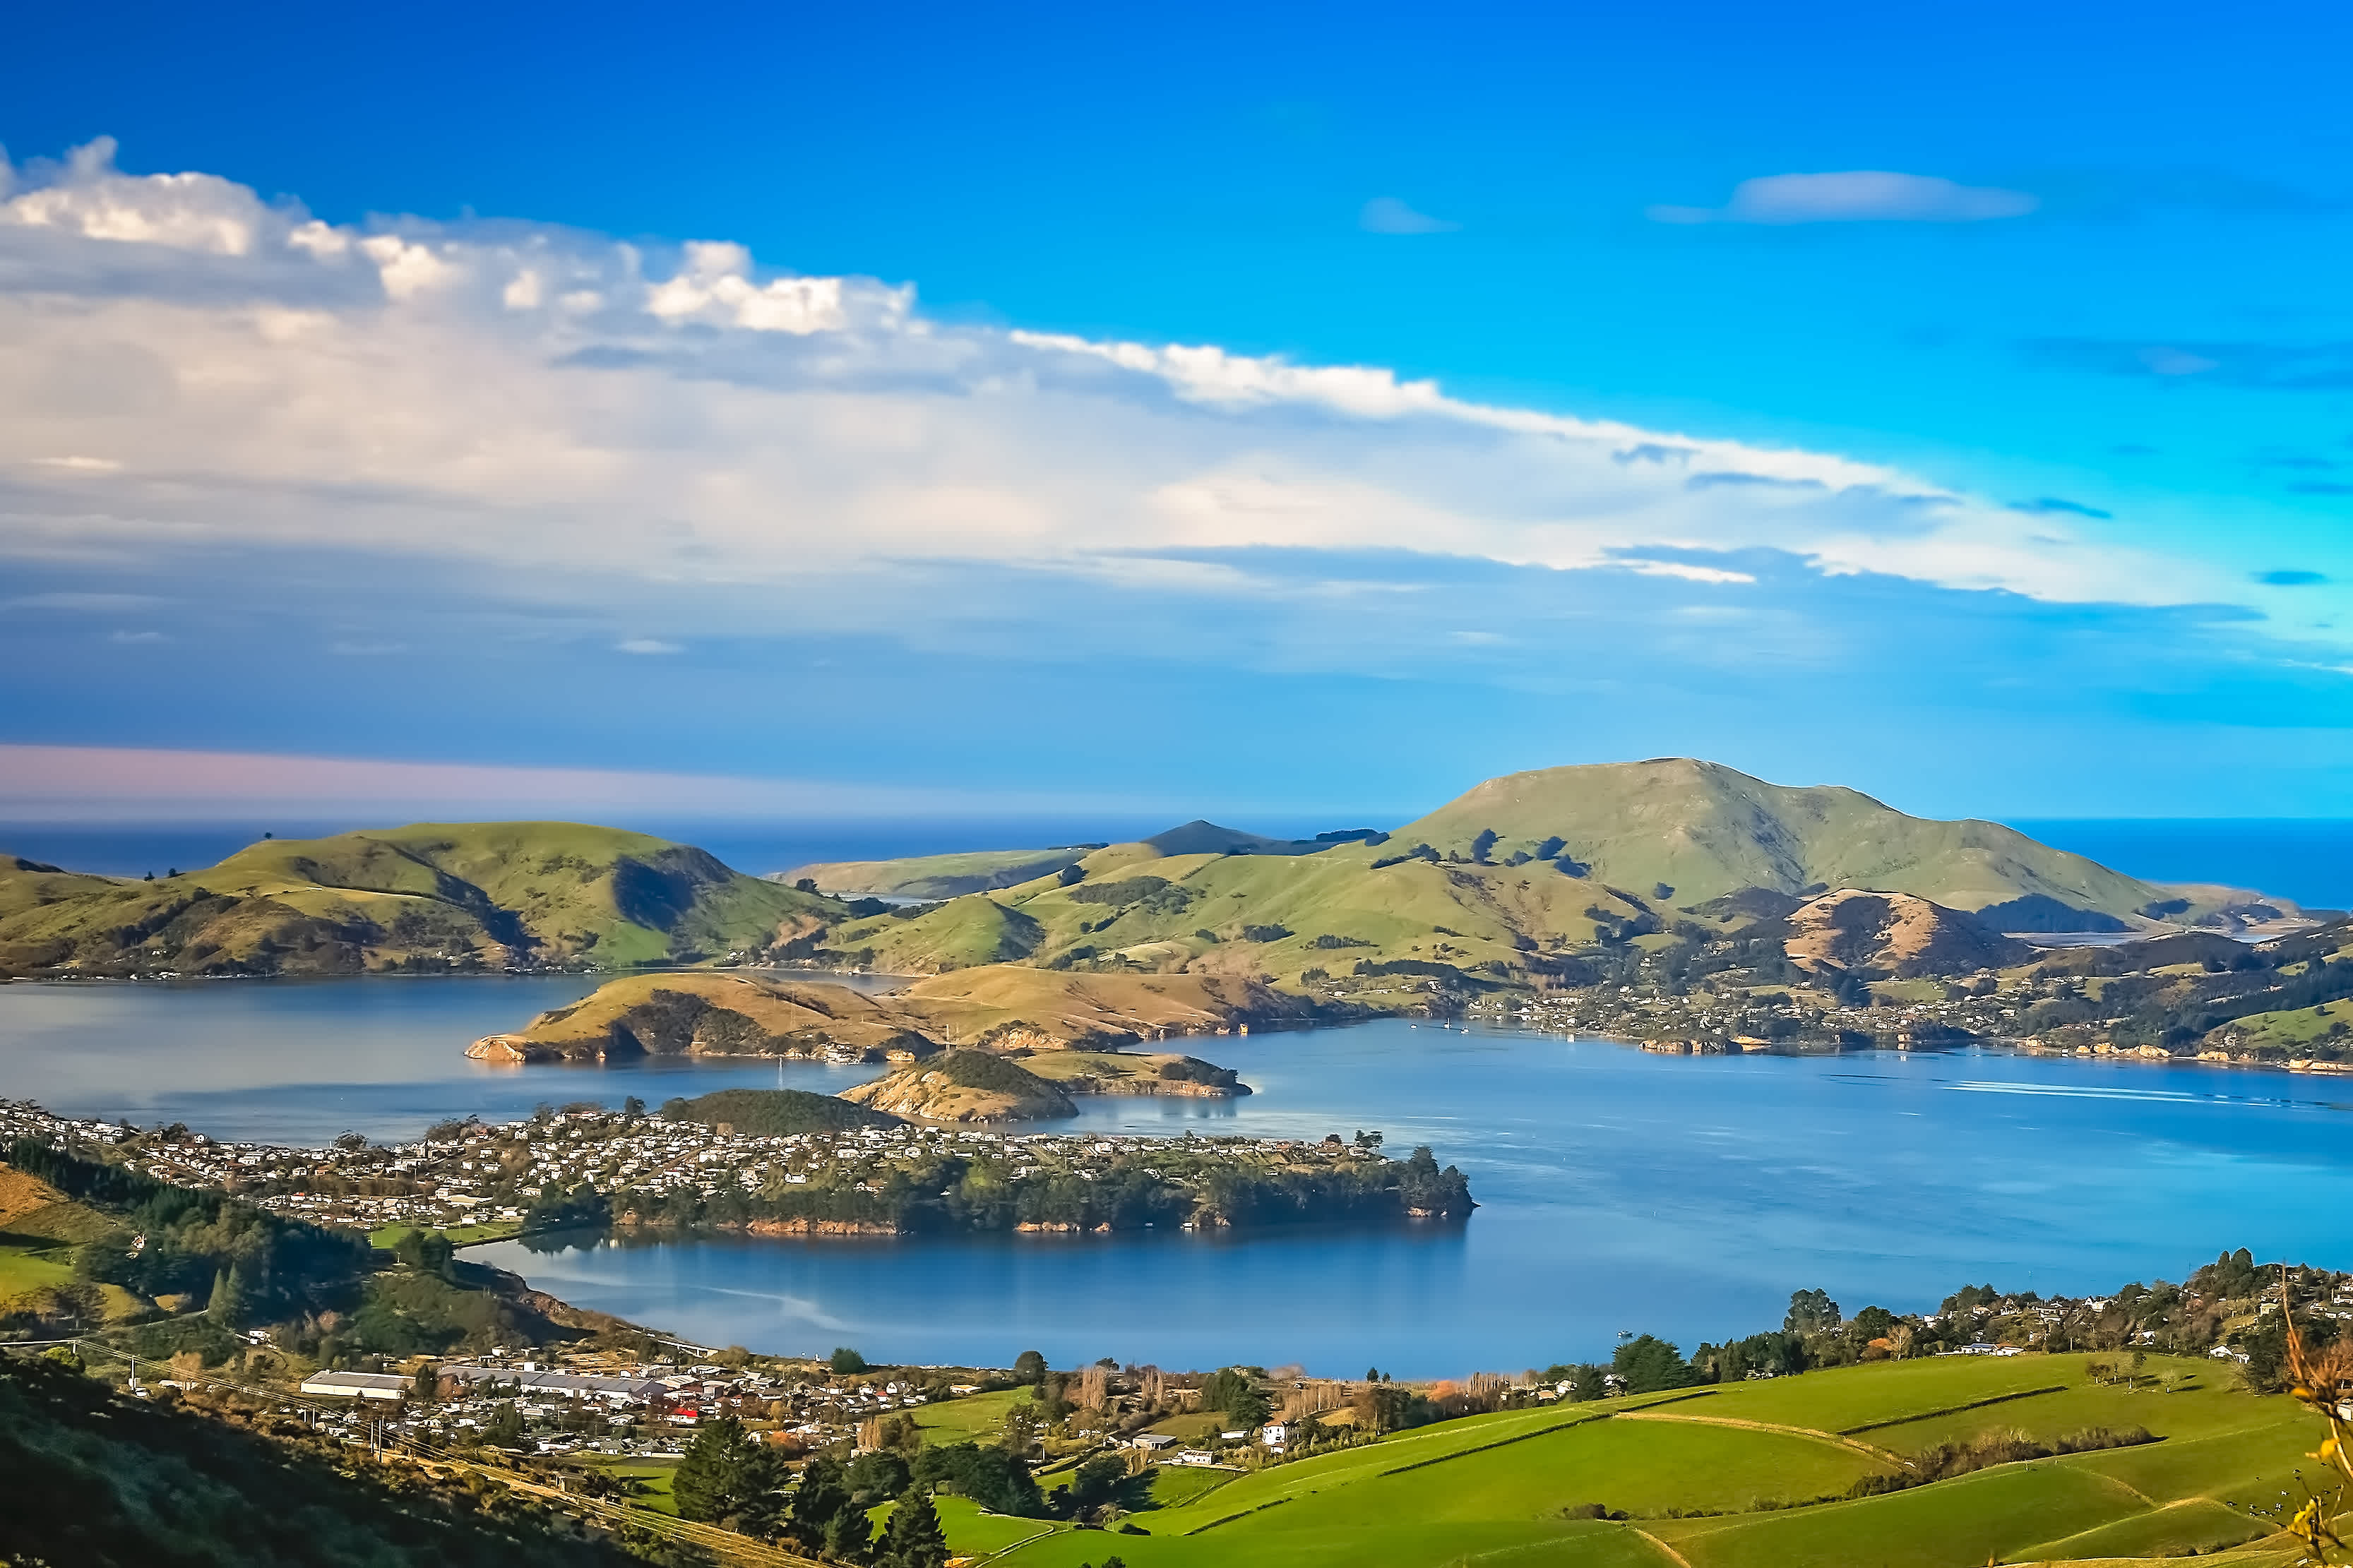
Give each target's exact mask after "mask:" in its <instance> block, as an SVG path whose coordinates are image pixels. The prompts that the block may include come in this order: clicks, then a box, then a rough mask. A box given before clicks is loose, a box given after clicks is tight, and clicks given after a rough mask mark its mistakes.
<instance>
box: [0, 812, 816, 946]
mask: <svg viewBox="0 0 2353 1568" xmlns="http://www.w3.org/2000/svg"><path fill="white" fill-rule="evenodd" d="M841 912H842V911H841V910H840V907H839V905H838V904H835V903H834V902H832V901H831V900H825V899H820V898H817V897H813V896H812V895H810V894H807V893H804V892H800V891H797V889H792V888H788V887H781V886H778V885H777V884H776V883H773V882H765V881H762V880H760V879H757V878H753V877H746V876H744V875H742V874H741V873H739V872H736V871H733V870H731V869H730V868H727V867H726V866H724V865H722V864H721V863H720V862H719V861H718V860H716V859H715V858H712V856H710V855H708V854H706V853H705V852H704V851H702V850H701V849H697V848H694V847H692V846H691V845H684V844H674V843H671V842H670V840H668V839H663V838H655V837H649V836H648V835H645V834H641V833H628V832H624V831H621V830H619V829H617V828H610V827H594V826H583V825H581V824H577V823H566V822H490V823H454V824H452V823H419V824H416V825H413V826H407V827H398V828H390V829H385V830H371V831H365V832H356V833H344V834H338V835H335V836H334V837H327V838H312V839H265V840H263V841H262V842H261V843H259V844H255V845H251V846H249V847H247V848H245V849H242V850H239V851H238V852H237V854H235V855H232V856H230V857H229V858H227V859H226V860H223V861H222V862H221V863H220V864H219V865H217V866H214V867H212V868H209V869H206V870H201V871H192V872H189V873H187V874H185V875H182V876H174V877H167V878H164V879H161V880H157V881H141V882H134V881H130V880H127V879H113V878H97V877H82V876H75V875H72V874H70V873H61V872H58V871H57V870H56V869H55V868H49V867H44V866H39V865H37V864H36V863H34V862H29V861H25V860H21V859H16V858H9V859H5V860H0V970H15V971H17V972H20V973H41V972H64V973H160V972H173V973H186V974H277V973H363V972H366V971H371V970H384V969H472V968H499V967H505V966H510V965H533V964H546V963H582V964H593V965H596V966H600V967H610V968H628V967H635V966H641V965H647V964H654V963H698V962H702V961H704V960H707V959H712V958H719V957H723V956H725V955H727V954H729V953H731V952H732V953H748V952H765V951H766V950H768V949H769V948H771V947H774V946H776V945H778V944H780V943H786V942H791V941H793V940H795V939H796V938H800V937H805V936H807V935H808V934H810V933H813V932H814V931H818V929H820V928H821V927H822V926H823V925H824V924H825V923H826V922H827V921H830V920H837V919H839V916H840V914H841Z"/></svg>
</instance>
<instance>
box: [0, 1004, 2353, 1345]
mask: <svg viewBox="0 0 2353 1568" xmlns="http://www.w3.org/2000/svg"><path fill="white" fill-rule="evenodd" d="M591 984H593V982H592V981H591V980H589V979H586V978H581V977H563V978H513V979H484V978H452V979H438V978H427V979H402V980H384V981H349V982H316V983H286V982H243V983H235V984H209V985H206V984H184V985H172V986H156V985H146V984H37V985H27V984H19V985H13V986H5V987H0V1093H5V1094H7V1095H9V1096H11V1097H30V1098H34V1099H37V1100H41V1101H42V1102H44V1103H45V1104H47V1105H49V1106H50V1107H51V1108H52V1109H54V1110H59V1111H65V1112H69V1113H73V1114H81V1115H104V1116H108V1117H114V1116H123V1117H128V1118H129V1119H131V1120H132V1121H136V1122H142V1123H152V1122H154V1121H186V1122H187V1123H188V1124H189V1125H191V1126H193V1127H196V1128H198V1129H200V1130H203V1131H208V1132H211V1133H214V1134H215V1135H216V1136H222V1137H229V1138H250V1139H267V1140H271V1141H283V1142H323V1141H325V1140H326V1139H328V1138H331V1137H332V1136H333V1135H335V1134H336V1133H338V1132H340V1131H346V1130H352V1131H361V1132H364V1133H365V1134H367V1135H368V1136H370V1137H372V1138H380V1139H381V1138H398V1137H405V1136H413V1135H414V1134H415V1133H416V1132H417V1131H419V1130H420V1129H421V1128H423V1127H424V1126H425V1125H426V1124H427V1123H428V1122H429V1121H433V1120H436V1119H438V1118H439V1117H443V1116H448V1115H455V1114H464V1113H479V1114H481V1115H484V1116H487V1117H491V1118H492V1119H498V1118H502V1117H508V1116H514V1115H521V1114H523V1113H525V1112H527V1111H528V1110H530V1109H531V1108H532V1107H533V1105H535V1104H538V1103H541V1102H550V1103H556V1104H562V1103H566V1102H569V1101H574V1100H596V1101H599V1102H602V1103H607V1104H618V1103H619V1101H620V1100H622V1099H623V1098H624V1097H625V1096H628V1095H631V1094H635V1095H638V1096H639V1097H641V1098H643V1099H645V1100H648V1101H650V1102H655V1103H659V1100H662V1099H665V1098H667V1097H668V1096H670V1095H671V1094H676V1093H695V1092H701V1091H702V1090H704V1089H711V1088H717V1087H722V1086H724V1085H732V1084H754V1085H758V1084H766V1085H774V1084H776V1083H778V1082H780V1081H781V1082H784V1083H786V1084H788V1085H790V1086H792V1087H798V1088H807V1089H828V1090H830V1089H839V1088H842V1087H844V1086H846V1085H847V1084H849V1082H852V1081H855V1080H856V1079H859V1078H860V1077H863V1076H866V1075H868V1074H871V1072H873V1071H874V1070H875V1069H873V1068H840V1067H828V1066H825V1065H822V1064H790V1065H786V1066H785V1067H782V1068H779V1067H778V1066H776V1064H773V1063H750V1064H741V1065H731V1066H725V1067H702V1066H697V1065H692V1064H686V1063H678V1062H662V1063H644V1064H638V1065H635V1066H631V1067H626V1068H622V1067H616V1068H559V1067H540V1068H490V1067H486V1066H484V1065H483V1064H480V1063H476V1062H471V1061H469V1060H468V1059H467V1058H465V1057H464V1055H463V1051H464V1047H465V1045H466V1043H467V1042H468V1041H469V1040H470V1039H472V1038H474V1037H477V1036H480V1035H481V1034H485V1033H489V1032H491V1031H493V1030H496V1029H501V1028H509V1027H512V1026H515V1025H517V1024H518V1023H520V1022H521V1021H522V1019H524V1018H525V1017H527V1016H530V1014H532V1013H533V1012H534V1011H537V1010H538V1009H540V1008H542V1007H546V1006H554V1005H562V1004H564V1003H565V1002H569V1001H572V1000H574V999H576V997H577V996H579V995H580V994H584V993H585V992H586V990H587V989H588V988H589V987H590V985H591ZM1197 1048H1198V1050H1199V1051H1200V1054H1203V1055H1205V1056H1208V1057H1210V1058H1213V1059H1215V1060H1218V1061H1219V1062H1222V1063H1224V1064H1226V1065H1229V1066H1232V1067H1235V1068H1240V1069H1241V1072H1242V1076H1243V1078H1244V1080H1245V1081H1247V1082H1249V1083H1250V1084H1251V1085H1252V1086H1253V1087H1254V1088H1255V1089H1257V1090H1258V1092H1257V1093H1256V1094H1254V1095H1252V1096H1250V1097H1249V1098H1247V1099H1243V1100H1234V1101H1203V1100H1145V1099H1135V1100H1119V1099H1110V1100H1093V1101H1090V1102H1087V1103H1086V1110H1085V1111H1084V1113H1083V1114H1082V1117H1081V1118H1080V1119H1079V1121H1078V1122H1077V1123H1076V1124H1075V1125H1076V1126H1077V1127H1078V1128H1081V1129H1085V1130H1090V1131H1103V1132H1119V1131H1128V1132H1174V1131H1183V1130H1184V1129H1186V1128H1188V1127H1189V1128H1192V1129H1194V1130H1196V1131H1202V1132H1204V1133H1209V1132H1218V1131H1232V1132H1237V1133H1250V1134H1255V1135H1267V1136H1304V1137H1314V1138H1320V1137H1322V1136H1324V1135H1325V1134H1326V1133H1332V1132H1336V1133H1338V1134H1339V1135H1340V1136H1342V1137H1344V1138H1346V1137H1350V1136H1352V1135H1353V1134H1354V1133H1355V1132H1356V1131H1358V1130H1359V1129H1364V1130H1373V1129H1377V1130H1379V1131H1382V1132H1383V1133H1384V1134H1385V1135H1386V1137H1387V1140H1388V1146H1389V1147H1390V1148H1391V1149H1392V1150H1393V1151H1395V1152H1404V1151H1405V1150H1407V1149H1409V1148H1410V1147H1411V1146H1412V1145H1413V1144H1415V1143H1419V1142H1426V1143H1429V1144H1430V1145H1431V1146H1432V1147H1433V1148H1434V1149H1435V1150H1436V1151H1437V1152H1438V1154H1439V1157H1440V1159H1441V1160H1442V1161H1446V1162H1451V1163H1456V1164H1459V1165H1461V1167H1462V1168H1463V1170H1464V1171H1465V1172H1467V1173H1469V1175H1470V1177H1471V1181H1472V1190H1473V1191H1474V1193H1476V1194H1477V1195H1478V1197H1479V1199H1480V1202H1481V1203H1482V1205H1483V1206H1482V1208H1481V1210H1480V1211H1479V1213H1478V1214H1477V1215H1474V1216H1473V1217H1472V1220H1471V1221H1470V1222H1469V1223H1468V1224H1467V1225H1465V1226H1459V1227H1444V1228H1417V1229H1412V1230H1406V1231H1398V1232H1388V1231H1381V1232H1353V1233H1341V1234H1329V1233H1326V1234H1261V1235H1250V1236H1242V1237H1212V1236H1187V1235H1183V1234H1176V1235H1161V1234H1159V1233H1156V1232H1155V1233H1151V1234H1146V1235H1136V1236H1124V1237H1076V1238H1065V1237H988V1238H973V1239H958V1240H948V1241H943V1240H936V1239H927V1240H923V1241H903V1242H887V1241H885V1242H875V1241H841V1240H835V1241H818V1242H810V1241H772V1240H751V1239H744V1238H713V1239H695V1240H691V1241H668V1242H659V1243H650V1244H648V1243H635V1242H628V1241H607V1242H597V1243H592V1244H589V1245H586V1246H571V1245H554V1244H551V1243H546V1242H542V1243H537V1244H530V1243H507V1244H501V1245H500V1246H497V1247H489V1248H484V1249H481V1251H480V1252H479V1253H477V1254H476V1256H480V1257H483V1258H486V1260H488V1261H493V1262H497V1263H499V1264H501V1266H503V1267H507V1268H513V1269H515V1270H516V1271H518V1272H520V1273H522V1274H524V1275H525V1276H527V1277H528V1278H530V1279H532V1280H533V1282H534V1283H536V1284H539V1285H541V1286H543V1288H545V1289H550V1290H552V1291H554V1292H555V1293H556V1294H558V1295H560V1296H563V1297H565V1298H566V1299H567V1300H575V1301H577V1302H580V1303H581V1304H583V1305H587V1306H594V1307H599V1308H603V1309H606V1310H612V1311H617V1312H620V1313H623V1314H624V1315H627V1316H629V1317H632V1318H635V1319H638V1320H639V1321H647V1322H651V1323H658V1324H661V1325H665V1326H667V1327H670V1328H671V1329H673V1330H675V1331H679V1332H681V1333H683V1334H685V1335H687V1336H688V1337H690V1338H693V1339H696V1340H698V1341H702V1342H712V1343H728V1342H736V1343H742V1344H745V1345H751V1346H755V1347H758V1348H762V1349H772V1350H799V1351H808V1350H817V1351H825V1350H830V1349H831V1348H832V1347H833V1346H834V1345H836V1344H852V1345H855V1346H857V1347H858V1348H859V1349H860V1351H862V1352H864V1353H865V1354H866V1355H868V1356H869V1357H871V1358H876V1359H889V1360H893V1361H900V1360H905V1361H918V1362H934V1363H938V1362H974V1361H977V1362H986V1363H993V1364H1003V1363H1007V1362H1008V1361H1009V1360H1010V1358H1011V1357H1012V1356H1013V1355H1014V1354H1015V1353H1016V1352H1018V1351H1020V1350H1023V1349H1029V1348H1035V1349H1039V1350H1041V1351H1043V1352H1046V1353H1047V1355H1048V1356H1049V1357H1050V1358H1051V1359H1053V1360H1054V1361H1055V1362H1056V1363H1058V1364H1060V1363H1070V1362H1073V1361H1078V1360H1091V1359H1092V1358H1093V1357H1096V1356H1100V1355H1114V1356H1117V1357H1119V1358H1121V1359H1122V1360H1134V1361H1153V1362H1157V1363H1161V1364H1164V1365H1170V1366H1183V1365H1200V1366H1207V1365H1212V1364H1218V1363H1226V1362H1231V1361H1236V1360H1245V1361H1251V1362H1256V1363H1261V1364H1263V1365H1268V1366H1274V1365H1280V1364H1282V1363H1293V1362H1296V1363H1303V1364H1304V1365H1307V1366H1309V1367H1311V1368H1313V1369H1315V1370H1317V1371H1323V1372H1333V1373H1358V1372H1361V1371H1362V1370H1363V1369H1364V1367H1366V1365H1378V1366H1380V1367H1382V1368H1383V1369H1385V1370H1388V1371H1393V1372H1396V1373H1398V1374H1400V1375H1423V1374H1429V1375H1438V1374H1450V1373H1468V1372H1470V1371H1472V1370H1474V1369H1478V1368H1495V1369H1512V1368H1518V1367H1522V1366H1527V1365H1539V1366H1540V1365H1543V1364H1546V1363H1550V1362H1552V1361H1555V1360H1561V1359H1572V1360H1573V1359H1584V1358H1588V1357H1591V1356H1596V1355H1601V1354H1606V1352H1607V1351H1608V1350H1609V1346H1610V1344H1611V1343H1612V1342H1613V1341H1614V1339H1615V1337H1616V1335H1617V1333H1618V1332H1619V1331H1625V1330H1632V1331H1656V1332H1660V1333H1663V1334H1666V1335H1667V1336H1669V1337H1671V1338H1676V1339H1678V1340H1680V1341H1681V1342H1683V1343H1684V1344H1685V1345H1686V1346H1688V1345H1689V1344H1691V1343H1692V1342H1695V1341H1697V1340H1699V1339H1703V1338H1707V1339H1721V1338H1723V1337H1725V1335H1728V1334H1739V1333H1746V1332H1750V1331H1756V1330H1757V1329H1760V1328H1767V1327H1772V1326H1777V1325H1778V1322H1779V1320H1780V1316H1781V1312H1782V1310H1783V1307H1784V1306H1785V1304H1786V1302H1787V1300H1788V1293H1789V1291H1791V1290H1793V1289H1799V1288H1802V1287H1811V1286H1816V1285H1819V1286H1821V1287H1823V1288H1825V1289H1829V1290H1830V1292H1831V1295H1832V1296H1834V1297H1836V1298H1837V1299H1838V1300H1840V1301H1841V1302H1842V1303H1844V1304H1845V1305H1846V1307H1847V1308H1848V1309H1849V1310H1853V1309H1855V1308H1857V1307H1860V1306H1862V1305H1863V1304H1865V1303H1866V1302H1868V1301H1878V1302H1881V1303H1883V1304H1885V1305H1888V1306H1891V1307H1897V1308H1920V1307H1928V1308H1933V1307H1934V1305H1935V1304H1936V1302H1937V1301H1938V1300H1941V1299H1942V1298H1943V1297H1944V1296H1945V1295H1946V1294H1947V1293H1948V1292H1950V1291H1951V1290H1953V1289H1956V1288H1957V1287H1958V1286H1959V1285H1961V1284H1963V1283H1965V1282H1982V1281H1984V1280H1987V1279H1990V1280H1992V1281H1994V1282H1995V1283H1998V1284H2000V1285H2002V1286H2004V1287H2005V1288H2009V1289H2036V1290H2041V1291H2042V1292H2044V1293H2046V1294H2049V1293H2058V1292H2082V1291H2100V1290H2105V1289H2110V1288H2112V1287H2114V1286H2116V1285H2118V1284H2121V1283H2123V1282H2124V1281H2126V1280H2127V1279H2143V1280H2147V1279H2153V1278H2157V1277H2159V1276H2162V1277H2167V1278H2173V1279H2179V1277H2180V1276H2181V1275H2182V1274H2184V1273H2186V1272H2187V1271H2188V1270H2189V1269H2190V1268H2195V1267H2196V1266H2197V1265H2198V1264H2199V1263H2200V1262H2202V1261H2205V1260H2207V1259H2210V1258H2212V1257H2213V1256H2214V1254H2215V1253H2216V1252H2218V1251H2220V1250H2222V1249H2223V1248H2225V1247H2240V1246H2245V1247H2252V1248H2253V1249H2254V1251H2255V1252H2256V1253H2257V1255H2258V1256H2261V1257H2277V1256H2284V1255H2292V1256H2295V1257H2296V1258H2303V1259H2306V1260H2308V1261H2311V1262H2314V1263H2320V1264H2327V1265H2332V1266H2335V1267H2339V1268H2344V1267H2353V1205H2347V1204H2345V1203H2343V1202H2342V1194H2343V1193H2344V1191H2345V1190H2346V1187H2347V1184H2348V1181H2353V1137H2348V1134H2353V1103H2348V1102H2353V1084H2346V1083H2341V1082H2337V1081H2332V1080H2329V1079H2316V1078H2311V1077H2304V1076H2292V1075H2287V1074H2276V1073H2264V1072H2253V1071H2232V1070H2223V1069H2217V1068H2202V1067H2193V1066H2184V1067H2168V1066H2162V1065H2150V1064H2143V1063H2137V1062H2134V1063H2112V1062H2105V1061H2098V1062H2095V1061H2090V1060H2080V1061H2079V1060H2074V1059H2052V1058H2028V1057H2020V1056H2014V1055H2010V1054H2008V1053H2004V1052H2000V1051H1966V1052H1956V1053H1948V1054H1921V1055H1904V1056H1897V1055H1878V1054H1873V1055H1864V1056H1849V1057H1841V1058H1686V1057H1656V1056H1650V1055H1646V1054H1644V1053H1642V1052H1640V1051H1636V1050H1631V1049H1629V1048H1627V1047H1622V1046H1618V1045H1614V1044H1611V1043H1609V1042H1607V1041H1600V1040H1591V1039H1566V1038H1562V1037H1553V1036H1538V1035H1528V1034H1517V1033H1506V1032H1493V1031H1485V1030H1468V1031H1466V1030H1462V1029H1459V1028H1454V1029H1450V1028H1446V1027H1442V1026H1437V1025H1432V1024H1422V1025H1419V1026H1416V1025H1413V1024H1409V1023H1405V1022H1385V1023H1377V1024H1369V1025H1364V1026H1356V1027H1351V1028H1338V1029H1320V1030H1312V1031H1304V1032H1299V1033H1290V1034H1260V1035H1254V1036H1251V1037H1247V1038H1240V1037H1228V1038H1219V1039H1214V1040H1207V1041H1202V1042H1199V1044H1198V1047H1197ZM1057 1125H1058V1127H1070V1126H1071V1125H1072V1124H1071V1123H1060V1124H1057Z"/></svg>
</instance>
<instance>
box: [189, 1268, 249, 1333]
mask: <svg viewBox="0 0 2353 1568" xmlns="http://www.w3.org/2000/svg"><path fill="white" fill-rule="evenodd" d="M199 1278H201V1276H199ZM251 1295H252V1292H251V1291H249V1290H248V1289H246V1284H245V1268H244V1266H243V1265H242V1264H237V1263H232V1264H230V1265H229V1266H228V1267H227V1268H224V1269H222V1270H221V1271H220V1272H219V1273H217V1274H216V1275H214V1276H213V1293H212V1298H211V1300H208V1301H206V1303H205V1314H206V1316H207V1317H209V1318H211V1319H212V1321H214V1322H216V1323H218V1324H220V1325H221V1327H223V1328H225V1329H234V1328H237V1326H239V1325H240V1324H242V1323H243V1322H244V1321H245V1316H246V1313H247V1311H248V1310H249V1302H250V1299H251Z"/></svg>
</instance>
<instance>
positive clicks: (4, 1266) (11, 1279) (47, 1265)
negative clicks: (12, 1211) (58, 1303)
mask: <svg viewBox="0 0 2353 1568" xmlns="http://www.w3.org/2000/svg"><path fill="white" fill-rule="evenodd" d="M73 1278H74V1271H73V1261H72V1253H71V1250H70V1249H69V1248H66V1247H48V1246H24V1245H10V1244H9V1241H8V1240H7V1239H0V1301H6V1300H10V1299H11V1298H13V1297H16V1296H23V1295H26V1294H29V1293H30V1292H32V1291H35V1290H46V1289H53V1288H55V1287H57V1286H60V1285H70V1284H72V1283H73Z"/></svg>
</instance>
